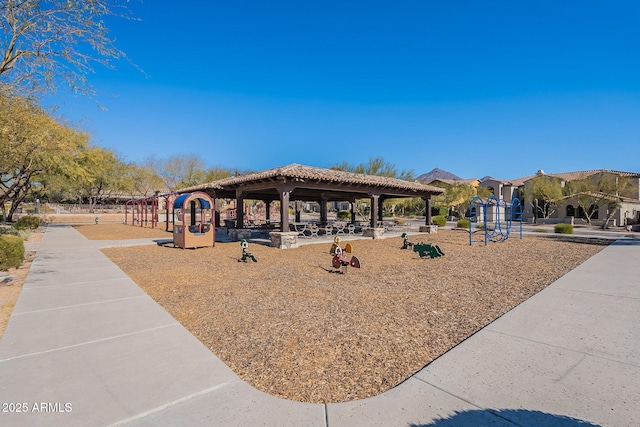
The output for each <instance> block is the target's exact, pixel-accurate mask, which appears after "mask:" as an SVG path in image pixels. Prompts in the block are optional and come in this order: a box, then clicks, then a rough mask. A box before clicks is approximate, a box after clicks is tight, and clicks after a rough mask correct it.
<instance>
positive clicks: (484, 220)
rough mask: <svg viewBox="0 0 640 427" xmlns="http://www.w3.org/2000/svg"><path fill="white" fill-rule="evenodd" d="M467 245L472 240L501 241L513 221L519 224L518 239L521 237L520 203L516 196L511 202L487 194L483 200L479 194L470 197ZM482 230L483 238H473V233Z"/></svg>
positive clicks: (471, 242)
mask: <svg viewBox="0 0 640 427" xmlns="http://www.w3.org/2000/svg"><path fill="white" fill-rule="evenodd" d="M469 215H470V218H469V245H472V244H473V242H483V241H484V244H485V246H486V245H487V244H488V243H489V242H503V241H505V240H507V239H508V238H509V235H510V234H511V229H512V227H513V223H514V222H515V223H516V225H518V224H519V233H520V239H522V204H521V203H520V200H519V199H518V198H514V199H513V200H512V202H511V203H507V202H505V200H504V199H498V198H496V196H493V195H492V196H489V197H488V198H487V200H483V199H482V198H481V197H479V196H475V197H474V198H473V199H471V203H470V205H469ZM478 232H482V234H483V236H484V238H483V239H475V240H474V234H476V235H477V234H478Z"/></svg>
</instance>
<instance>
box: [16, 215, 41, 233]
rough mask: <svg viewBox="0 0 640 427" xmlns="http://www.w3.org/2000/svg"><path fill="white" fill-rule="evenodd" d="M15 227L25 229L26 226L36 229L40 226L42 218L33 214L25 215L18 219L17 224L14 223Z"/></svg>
mask: <svg viewBox="0 0 640 427" xmlns="http://www.w3.org/2000/svg"><path fill="white" fill-rule="evenodd" d="M13 227H14V228H15V229H16V230H23V229H25V228H29V229H31V230H35V229H36V228H38V227H40V218H38V217H37V216H33V215H27V216H23V217H22V218H20V219H19V220H18V221H16V223H15V224H13Z"/></svg>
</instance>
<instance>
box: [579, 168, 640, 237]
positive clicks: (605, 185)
mask: <svg viewBox="0 0 640 427" xmlns="http://www.w3.org/2000/svg"><path fill="white" fill-rule="evenodd" d="M630 185H631V181H630V180H629V179H628V178H626V177H624V176H620V175H619V174H617V173H615V172H608V171H604V170H603V171H599V172H596V173H586V172H585V173H584V174H583V176H581V177H580V178H579V179H576V180H573V181H570V182H568V183H567V188H568V190H569V191H570V192H571V193H572V194H574V195H575V196H576V199H577V202H578V206H579V207H580V210H581V212H584V217H585V219H586V220H587V223H588V224H591V220H592V219H593V216H594V215H595V213H596V212H598V211H599V208H600V207H604V208H606V209H607V210H608V211H609V213H608V215H607V221H606V222H605V226H606V224H608V222H609V220H610V219H611V218H612V217H613V215H614V214H615V212H616V211H617V210H618V209H619V208H620V206H621V195H622V194H625V192H626V191H628V189H629V187H630Z"/></svg>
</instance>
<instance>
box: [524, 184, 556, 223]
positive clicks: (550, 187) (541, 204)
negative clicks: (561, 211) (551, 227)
mask: <svg viewBox="0 0 640 427" xmlns="http://www.w3.org/2000/svg"><path fill="white" fill-rule="evenodd" d="M527 192H528V193H529V195H530V196H531V199H532V202H531V203H534V202H535V201H537V209H538V212H540V213H542V217H543V218H549V217H550V216H551V215H552V214H553V213H554V212H555V211H556V209H557V208H558V201H559V200H560V199H561V198H562V197H563V191H562V185H561V184H560V181H559V180H558V179H556V178H552V177H550V176H546V175H540V176H536V177H535V178H533V179H531V180H530V181H529V182H528V186H527ZM534 207H535V206H534Z"/></svg>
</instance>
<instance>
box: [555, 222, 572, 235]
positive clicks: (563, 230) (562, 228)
mask: <svg viewBox="0 0 640 427" xmlns="http://www.w3.org/2000/svg"><path fill="white" fill-rule="evenodd" d="M553 232H554V233H560V234H573V225H571V224H556V225H555V226H554V227H553Z"/></svg>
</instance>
